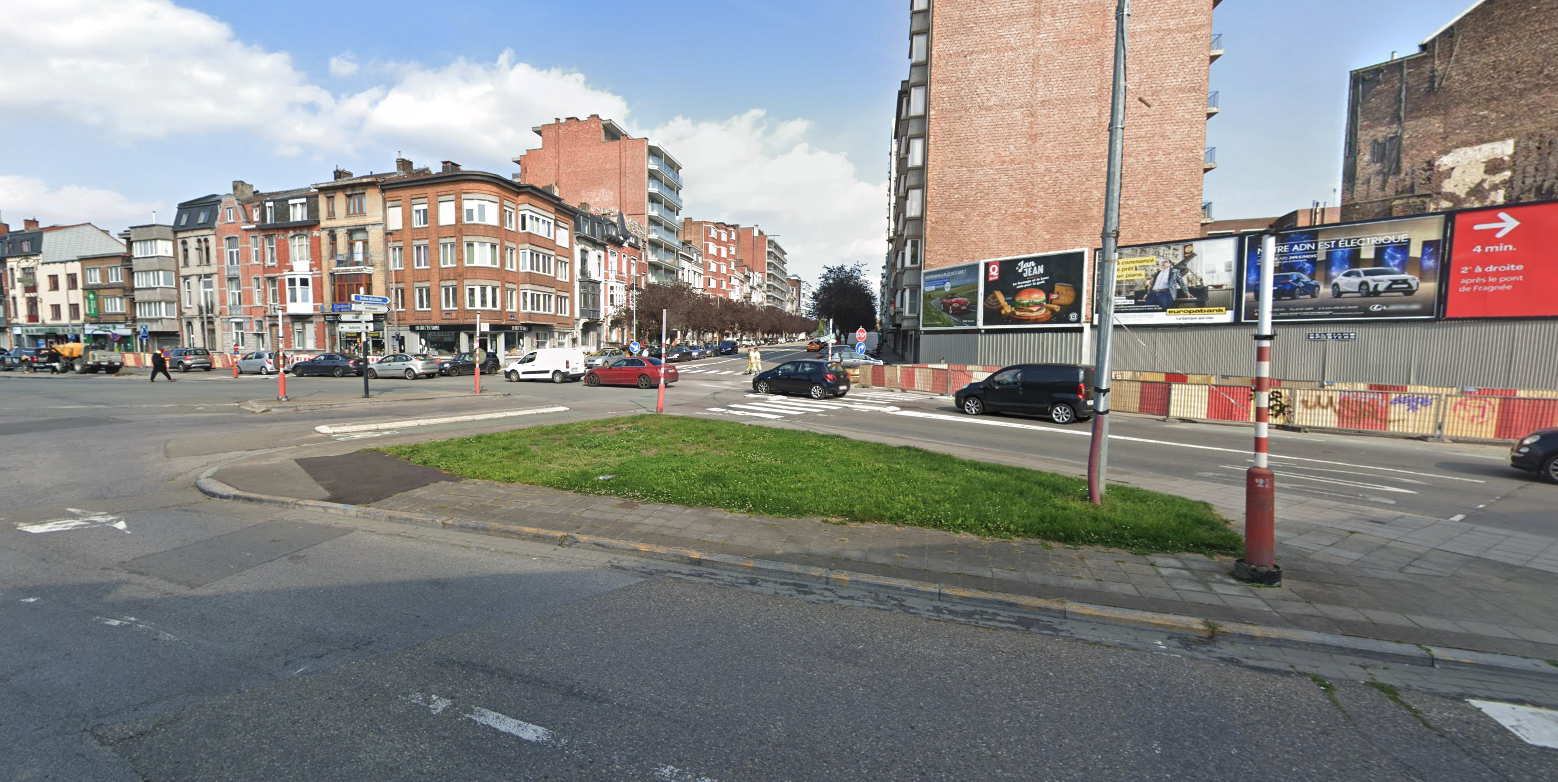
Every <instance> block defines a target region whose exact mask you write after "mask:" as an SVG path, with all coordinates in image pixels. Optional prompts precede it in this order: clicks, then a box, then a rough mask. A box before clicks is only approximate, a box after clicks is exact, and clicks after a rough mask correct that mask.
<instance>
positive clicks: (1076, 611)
mask: <svg viewBox="0 0 1558 782" xmlns="http://www.w3.org/2000/svg"><path fill="white" fill-rule="evenodd" d="M224 466H226V465H216V466H214V467H211V468H209V469H207V470H206V471H205V472H203V473H201V475H200V477H199V478H198V479H196V481H195V485H196V487H197V488H199V490H200V492H201V493H202V494H205V495H206V496H208V497H213V498H216V499H221V500H234V501H243V502H257V503H264V504H272V505H287V506H293V507H303V508H311V509H314V510H319V511H324V512H326V513H334V514H337V515H342V516H349V517H353V518H367V519H375V520H378V521H389V522H394V523H400V524H410V525H415V526H419V527H434V528H441V529H450V530H456V531H460V532H474V533H478V534H483V535H496V536H500V537H508V538H519V539H522V540H532V541H537V542H541V543H550V544H553V545H556V546H559V547H571V546H587V547H590V548H595V549H601V550H604V551H612V552H617V553H621V554H627V555H630V556H634V557H643V558H647V559H654V560H659V561H663V562H671V563H674V564H678V565H692V566H695V567H707V568H716V569H719V570H724V571H734V572H739V573H745V574H748V575H752V576H757V577H762V578H772V579H776V580H784V581H803V582H810V583H817V584H821V585H827V586H834V587H843V588H853V589H864V590H867V591H874V592H891V593H895V594H899V595H904V596H908V597H917V598H920V599H924V600H931V601H935V602H944V603H954V604H958V605H963V606H970V607H977V608H988V609H994V610H999V611H1008V612H1012V613H1019V614H1026V615H1030V616H1035V617H1039V618H1049V619H1069V620H1080V621H1087V622H1097V623H1102V624H1113V625H1125V626H1129V627H1136V628H1142V629H1148V630H1158V631H1162V632H1167V633H1173V634H1175V635H1182V636H1188V637H1192V638H1199V639H1202V640H1205V641H1207V642H1211V643H1235V644H1251V645H1261V646H1275V647H1283V648H1291V649H1304V650H1310V651H1320V652H1328V653H1333V654H1345V655H1349V656H1359V657H1367V658H1370V659H1374V660H1379V661H1381V662H1389V663H1398V664H1404V665H1412V666H1419V667H1425V668H1445V669H1455V670H1460V671H1481V672H1484V673H1497V674H1517V675H1523V676H1536V677H1541V678H1551V679H1554V680H1558V666H1555V665H1553V664H1550V663H1548V662H1547V661H1545V660H1536V659H1531V658H1527V657H1517V656H1514V655H1505V654H1492V653H1487V652H1474V651H1468V650H1463V649H1447V648H1442V647H1437V646H1421V645H1418V644H1409V643H1402V642H1400V641H1382V640H1378V639H1373V638H1362V637H1356V636H1349V635H1338V634H1333V633H1317V632H1311V631H1308V630H1297V629H1292V628H1286V627H1267V626H1264V625H1253V624H1245V623H1242V622H1228V623H1222V622H1215V621H1211V620H1207V619H1201V618H1198V617H1193V616H1181V615H1178V614H1163V613H1157V612H1154V611H1138V610H1134V609H1129V608H1115V607H1113V606H1103V605H1094V604H1090V603H1077V602H1073V601H1069V600H1053V599H1048V598H1041V597H1029V596H1025V595H1013V594H1008V593H1004V592H991V591H986V590H983V589H970V588H966V587H954V586H946V585H943V584H937V583H934V582H929V581H915V580H911V579H903V578H894V577H891V576H879V575H875V574H871V573H856V572H852V571H847V570H830V569H827V568H820V567H811V566H806V565H793V564H790V563H788V562H776V561H773V560H765V559H753V558H750V557H739V556H732V555H728V554H712V553H706V552H701V551H694V550H692V549H684V548H676V547H672V546H657V545H654V544H650V543H635V542H632V541H624V540H614V539H611V538H601V537H595V536H591V535H575V534H573V533H568V532H557V531H554V530H546V529H538V528H535V527H523V526H519V525H514V524H501V523H497V522H486V521H469V520H465V519H460V518H456V517H453V516H435V515H432V514H425V513H412V512H409V511H396V510H384V509H381V508H368V507H363V506H360V505H347V504H342V503H335V502H323V501H320V500H301V499H292V498H289V497H277V496H273V495H269V494H257V493H254V492H246V491H242V490H239V489H235V488H233V487H232V486H229V485H227V484H225V483H223V482H221V481H219V480H217V479H216V478H214V477H212V476H214V475H215V474H216V472H217V471H218V470H220V469H222V468H223V467H224Z"/></svg>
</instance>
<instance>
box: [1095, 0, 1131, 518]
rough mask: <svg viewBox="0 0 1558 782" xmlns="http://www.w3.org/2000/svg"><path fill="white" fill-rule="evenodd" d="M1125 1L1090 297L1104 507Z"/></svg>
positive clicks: (1117, 25) (1098, 483) (1099, 496)
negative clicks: (1097, 267)
mask: <svg viewBox="0 0 1558 782" xmlns="http://www.w3.org/2000/svg"><path fill="white" fill-rule="evenodd" d="M1130 19H1131V0H1118V4H1117V5H1116V7H1115V13H1114V90H1113V93H1112V99H1111V101H1110V105H1109V167H1108V171H1107V174H1106V177H1107V181H1106V184H1105V186H1104V232H1103V258H1102V259H1101V260H1102V263H1103V271H1102V273H1101V274H1100V275H1099V278H1098V286H1097V287H1096V288H1095V289H1094V291H1093V300H1094V301H1095V302H1096V305H1095V307H1094V309H1096V310H1097V311H1098V353H1097V358H1096V360H1095V361H1094V366H1093V383H1094V388H1093V442H1092V445H1091V447H1090V448H1089V449H1088V455H1087V456H1088V458H1087V494H1088V499H1090V500H1092V502H1093V504H1094V505H1101V504H1103V501H1104V485H1105V484H1106V483H1107V482H1108V474H1109V388H1110V385H1111V383H1110V380H1111V379H1112V378H1111V369H1110V364H1109V359H1110V356H1109V347H1110V346H1109V342H1110V337H1111V335H1112V334H1113V333H1114V274H1115V260H1116V259H1117V258H1118V257H1119V254H1120V253H1119V246H1120V168H1121V166H1122V164H1123V162H1124V157H1125V42H1126V31H1127V28H1128V26H1129V24H1130Z"/></svg>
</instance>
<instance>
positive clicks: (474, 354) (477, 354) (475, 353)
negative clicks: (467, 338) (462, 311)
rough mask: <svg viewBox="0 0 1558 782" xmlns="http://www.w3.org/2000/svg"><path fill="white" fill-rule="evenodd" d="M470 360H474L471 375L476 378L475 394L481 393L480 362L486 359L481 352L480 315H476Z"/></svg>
mask: <svg viewBox="0 0 1558 782" xmlns="http://www.w3.org/2000/svg"><path fill="white" fill-rule="evenodd" d="M471 358H474V359H476V362H475V363H476V371H475V372H473V373H471V374H472V376H473V377H475V378H476V393H478V394H480V393H481V360H482V359H483V358H486V356H483V355H482V352H481V313H480V312H478V313H476V344H475V345H472V346H471Z"/></svg>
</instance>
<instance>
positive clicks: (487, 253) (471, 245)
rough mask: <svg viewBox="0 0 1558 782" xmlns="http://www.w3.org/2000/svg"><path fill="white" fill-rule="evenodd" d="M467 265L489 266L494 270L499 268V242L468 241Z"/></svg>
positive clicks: (466, 249)
mask: <svg viewBox="0 0 1558 782" xmlns="http://www.w3.org/2000/svg"><path fill="white" fill-rule="evenodd" d="M465 265H466V266H487V267H490V268H493V269H496V268H498V244H497V242H476V241H468V242H466V243H465Z"/></svg>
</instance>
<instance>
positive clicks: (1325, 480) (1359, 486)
mask: <svg viewBox="0 0 1558 782" xmlns="http://www.w3.org/2000/svg"><path fill="white" fill-rule="evenodd" d="M1220 466H1221V467H1223V468H1224V469H1227V470H1236V471H1239V472H1243V471H1245V470H1247V469H1249V468H1248V467H1234V466H1232V465H1228V464H1224V465H1220ZM1272 466H1274V467H1280V466H1282V465H1272ZM1277 476H1278V477H1281V478H1290V479H1296V480H1301V481H1315V482H1316V483H1330V484H1334V485H1337V486H1351V487H1353V488H1355V489H1378V490H1379V491H1393V492H1395V493H1397V494H1416V493H1417V492H1415V491H1412V490H1411V489H1403V488H1400V487H1398V486H1380V485H1377V484H1373V483H1360V482H1358V481H1344V480H1342V479H1340V478H1322V477H1320V476H1318V475H1305V474H1303V473H1297V472H1279V473H1277ZM1418 482H1419V483H1420V481H1418Z"/></svg>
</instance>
